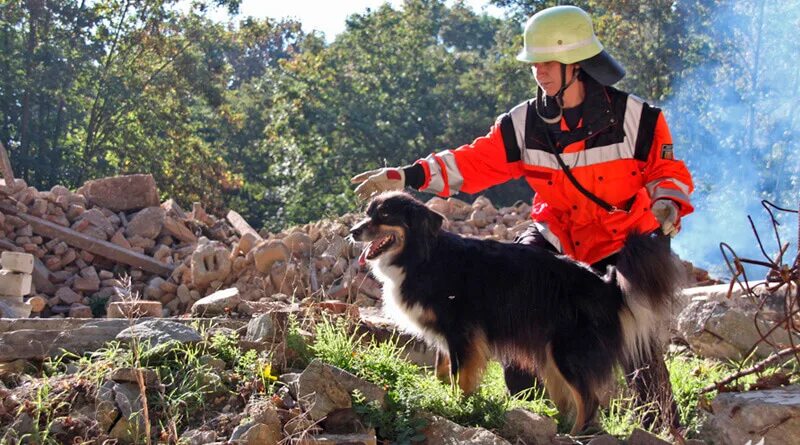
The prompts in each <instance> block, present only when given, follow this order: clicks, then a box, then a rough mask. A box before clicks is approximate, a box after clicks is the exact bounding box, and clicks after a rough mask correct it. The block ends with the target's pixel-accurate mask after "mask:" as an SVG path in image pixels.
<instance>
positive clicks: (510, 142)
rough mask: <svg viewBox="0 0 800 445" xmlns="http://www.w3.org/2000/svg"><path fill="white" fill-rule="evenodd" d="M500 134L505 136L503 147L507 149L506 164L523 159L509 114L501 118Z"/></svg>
mask: <svg viewBox="0 0 800 445" xmlns="http://www.w3.org/2000/svg"><path fill="white" fill-rule="evenodd" d="M500 134H501V135H502V136H503V146H504V147H505V149H506V162H517V161H519V160H520V159H522V157H521V155H520V149H519V144H518V143H517V135H516V134H515V132H514V122H512V120H511V115H509V114H507V113H506V114H504V115H502V116H501V117H500Z"/></svg>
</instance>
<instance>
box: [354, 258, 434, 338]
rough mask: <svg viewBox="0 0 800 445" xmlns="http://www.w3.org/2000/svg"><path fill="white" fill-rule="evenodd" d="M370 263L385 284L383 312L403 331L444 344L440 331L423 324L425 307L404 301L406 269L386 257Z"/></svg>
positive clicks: (376, 275)
mask: <svg viewBox="0 0 800 445" xmlns="http://www.w3.org/2000/svg"><path fill="white" fill-rule="evenodd" d="M370 263H371V266H372V272H373V273H374V274H375V277H377V278H378V280H379V281H380V282H381V283H382V284H383V313H384V314H385V315H386V316H387V317H389V318H391V319H392V320H394V321H395V322H396V323H397V325H398V326H399V327H400V329H402V330H403V331H405V332H408V333H409V334H412V335H416V336H418V337H422V338H426V339H427V340H429V341H430V340H433V339H436V340H435V342H438V343H440V344H443V343H444V339H443V338H442V337H441V335H440V334H439V333H438V332H434V331H431V330H430V329H427V328H425V327H424V326H423V324H422V320H423V319H424V314H425V309H424V308H423V307H422V306H421V305H419V304H414V305H408V304H406V302H405V301H404V299H403V294H402V291H401V290H400V286H401V285H402V284H403V281H404V280H405V279H406V274H405V271H404V270H403V269H402V268H400V267H397V266H392V265H389V260H388V259H385V258H384V257H380V258H378V259H377V260H376V261H371V262H370Z"/></svg>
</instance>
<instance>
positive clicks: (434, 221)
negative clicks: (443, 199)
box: [412, 205, 444, 237]
mask: <svg viewBox="0 0 800 445" xmlns="http://www.w3.org/2000/svg"><path fill="white" fill-rule="evenodd" d="M416 212H417V215H415V216H416V217H415V218H413V219H412V220H413V221H416V222H417V223H418V224H419V227H415V229H417V230H419V232H420V233H421V234H424V235H425V236H431V237H433V236H436V234H437V233H439V230H440V229H441V228H442V223H443V222H444V215H442V214H441V213H439V212H436V211H433V210H431V209H429V208H428V207H426V206H424V205H421V206H418V207H417V208H416Z"/></svg>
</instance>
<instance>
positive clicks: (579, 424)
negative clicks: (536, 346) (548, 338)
mask: <svg viewBox="0 0 800 445" xmlns="http://www.w3.org/2000/svg"><path fill="white" fill-rule="evenodd" d="M582 359H583V358H582V357H579V356H577V355H576V354H574V353H572V351H569V350H568V349H566V348H562V349H559V348H558V347H557V346H552V345H551V346H550V347H548V348H547V363H546V365H545V367H544V372H545V373H546V377H545V378H546V381H545V387H546V388H547V392H548V394H549V395H550V398H551V399H553V401H554V402H555V403H556V406H558V409H559V411H561V412H562V413H564V412H566V409H565V408H566V407H570V406H571V407H573V408H574V414H575V423H574V424H573V426H572V430H571V431H570V434H573V435H575V434H578V433H580V432H583V431H587V430H588V429H590V428H593V427H595V426H596V417H597V410H598V408H599V406H600V402H599V400H598V398H597V394H596V390H597V388H598V387H599V384H600V382H598V381H597V377H596V376H593V375H592V373H593V370H592V369H591V368H590V367H591V366H592V364H588V363H584V362H583V361H582ZM547 380H549V382H548V381H547ZM570 402H571V403H570Z"/></svg>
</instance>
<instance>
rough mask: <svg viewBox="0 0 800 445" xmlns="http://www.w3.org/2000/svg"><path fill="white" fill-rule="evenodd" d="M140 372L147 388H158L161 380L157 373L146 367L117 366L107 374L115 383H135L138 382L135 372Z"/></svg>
mask: <svg viewBox="0 0 800 445" xmlns="http://www.w3.org/2000/svg"><path fill="white" fill-rule="evenodd" d="M138 373H141V374H142V379H143V381H144V385H145V387H147V388H154V389H155V388H158V387H159V385H160V384H161V380H160V379H159V378H158V374H157V373H156V372H155V371H153V370H152V369H147V368H117V369H114V370H112V371H111V372H110V373H109V374H108V378H109V379H110V380H113V381H115V382H117V383H136V384H137V385H138V384H139V380H138V376H137V374H138Z"/></svg>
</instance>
